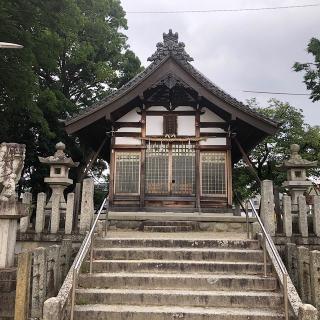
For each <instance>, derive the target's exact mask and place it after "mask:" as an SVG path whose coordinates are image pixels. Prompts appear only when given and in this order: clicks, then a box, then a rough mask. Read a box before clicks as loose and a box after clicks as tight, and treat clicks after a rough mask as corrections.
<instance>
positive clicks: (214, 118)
mask: <svg viewBox="0 0 320 320" xmlns="http://www.w3.org/2000/svg"><path fill="white" fill-rule="evenodd" d="M202 111H204V113H203V114H201V115H200V121H201V122H225V121H224V120H223V119H222V118H220V117H219V116H218V115H216V114H215V113H213V112H212V111H211V110H209V109H207V108H202Z"/></svg>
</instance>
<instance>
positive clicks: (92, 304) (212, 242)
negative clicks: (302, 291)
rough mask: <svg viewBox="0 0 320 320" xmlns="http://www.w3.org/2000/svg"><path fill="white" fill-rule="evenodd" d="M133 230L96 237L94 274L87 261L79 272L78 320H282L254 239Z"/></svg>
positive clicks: (274, 285) (274, 282) (273, 284)
mask: <svg viewBox="0 0 320 320" xmlns="http://www.w3.org/2000/svg"><path fill="white" fill-rule="evenodd" d="M135 234H136V235H135ZM135 234H134V232H131V233H130V237H129V236H126V235H125V234H123V233H122V234H121V236H116V235H113V238H99V239H97V240H96V241H95V249H94V256H95V260H94V263H93V273H92V274H88V273H86V270H88V262H85V264H84V265H83V273H82V274H80V278H79V285H78V289H77V291H76V306H75V319H76V320H84V319H86V320H91V319H95V320H104V319H108V320H124V319H128V320H129V319H130V320H167V319H186V320H209V319H210V320H216V319H221V320H223V319H231V320H232V319H238V320H244V319H246V320H248V319H257V320H258V319H264V320H269V319H270V320H271V319H272V320H278V319H284V315H283V296H282V294H281V293H280V290H279V286H278V282H277V279H276V278H275V276H274V275H273V274H272V270H271V265H268V274H269V275H268V277H266V278H264V277H263V276H262V273H263V253H262V250H261V249H260V248H259V245H258V241H255V240H235V239H234V240H225V239H210V238H208V239H205V238H204V237H203V236H201V237H199V236H198V234H199V233H197V232H194V233H193V232H188V233H187V234H184V233H175V234H172V233H170V234H165V233H157V232H154V233H148V234H147V233H145V232H135Z"/></svg>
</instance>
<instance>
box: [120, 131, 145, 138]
mask: <svg viewBox="0 0 320 320" xmlns="http://www.w3.org/2000/svg"><path fill="white" fill-rule="evenodd" d="M115 137H128V138H140V137H141V133H140V132H116V133H115Z"/></svg>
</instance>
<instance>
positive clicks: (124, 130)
mask: <svg viewBox="0 0 320 320" xmlns="http://www.w3.org/2000/svg"><path fill="white" fill-rule="evenodd" d="M117 132H141V128H129V127H123V128H119V129H118V130H117Z"/></svg>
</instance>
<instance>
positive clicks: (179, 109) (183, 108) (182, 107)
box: [174, 106, 194, 111]
mask: <svg viewBox="0 0 320 320" xmlns="http://www.w3.org/2000/svg"><path fill="white" fill-rule="evenodd" d="M174 111H194V109H193V108H192V107H190V106H179V107H176V108H175V109H174Z"/></svg>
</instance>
